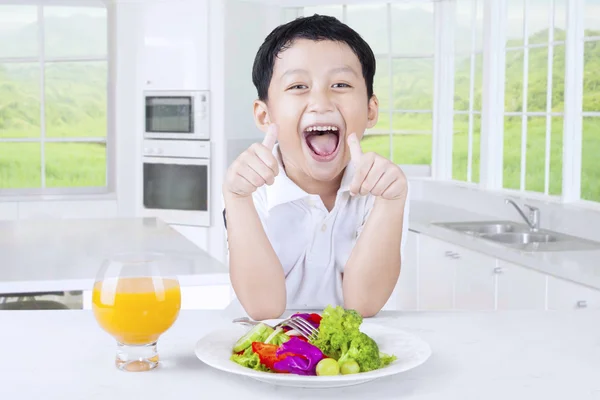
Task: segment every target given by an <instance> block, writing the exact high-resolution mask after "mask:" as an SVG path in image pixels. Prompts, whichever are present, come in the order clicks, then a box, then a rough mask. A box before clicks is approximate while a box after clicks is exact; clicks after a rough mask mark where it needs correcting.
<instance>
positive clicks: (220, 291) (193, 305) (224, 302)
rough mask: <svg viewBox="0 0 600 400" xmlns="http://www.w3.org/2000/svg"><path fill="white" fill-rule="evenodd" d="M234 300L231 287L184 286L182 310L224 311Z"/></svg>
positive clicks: (182, 289)
mask: <svg viewBox="0 0 600 400" xmlns="http://www.w3.org/2000/svg"><path fill="white" fill-rule="evenodd" d="M232 300H233V290H232V288H231V285H211V286H184V287H182V288H181V309H182V310H223V309H225V308H226V307H227V306H228V305H229V303H231V301H232Z"/></svg>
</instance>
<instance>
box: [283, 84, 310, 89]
mask: <svg viewBox="0 0 600 400" xmlns="http://www.w3.org/2000/svg"><path fill="white" fill-rule="evenodd" d="M291 89H308V86H306V85H303V84H301V83H299V84H297V85H293V86H290V87H289V88H288V90H291Z"/></svg>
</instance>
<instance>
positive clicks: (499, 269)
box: [494, 267, 504, 274]
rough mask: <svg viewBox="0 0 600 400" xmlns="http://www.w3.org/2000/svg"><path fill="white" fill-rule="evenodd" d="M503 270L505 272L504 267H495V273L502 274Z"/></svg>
mask: <svg viewBox="0 0 600 400" xmlns="http://www.w3.org/2000/svg"><path fill="white" fill-rule="evenodd" d="M503 272H504V270H503V269H502V268H500V267H496V268H494V273H495V274H501V273H503Z"/></svg>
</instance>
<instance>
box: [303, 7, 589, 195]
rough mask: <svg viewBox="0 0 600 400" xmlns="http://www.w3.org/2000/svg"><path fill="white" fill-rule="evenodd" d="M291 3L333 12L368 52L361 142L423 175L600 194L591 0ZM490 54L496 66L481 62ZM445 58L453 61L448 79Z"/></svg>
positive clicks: (509, 188)
mask: <svg viewBox="0 0 600 400" xmlns="http://www.w3.org/2000/svg"><path fill="white" fill-rule="evenodd" d="M298 10H299V12H298V14H297V15H302V14H303V12H304V15H307V14H308V13H309V12H307V11H308V10H310V13H311V14H312V13H314V12H317V13H321V14H329V15H334V16H337V17H338V18H340V16H341V18H342V20H343V21H344V22H346V23H347V24H348V25H350V26H351V27H353V28H354V29H356V30H357V31H358V32H359V33H360V34H361V35H362V36H363V37H364V38H365V40H367V42H368V43H369V44H370V45H371V46H372V48H373V50H374V52H375V53H376V57H377V73H376V76H375V82H374V86H375V87H374V90H375V94H376V95H377V97H378V98H379V101H380V119H379V123H378V124H377V126H376V127H375V128H374V129H371V130H369V131H368V132H366V136H365V138H364V139H363V147H364V148H365V150H371V151H376V152H378V153H380V154H382V155H385V156H386V157H390V158H391V159H392V160H393V161H395V162H396V163H399V164H427V165H432V166H433V167H434V168H432V176H433V178H434V179H444V180H447V179H449V178H450V179H451V181H453V182H457V183H460V184H464V182H467V183H468V184H470V185H474V186H479V187H481V188H485V189H486V190H487V189H489V190H502V189H503V190H504V191H506V192H507V193H510V192H514V191H518V192H527V193H528V194H535V195H537V197H541V198H548V199H554V200H561V201H563V202H576V203H581V202H580V200H584V201H593V202H596V203H599V202H600V168H599V167H598V165H597V161H596V159H597V157H598V156H597V155H598V154H600V0H577V1H575V0H573V1H571V0H505V1H502V2H492V1H487V0H455V1H452V2H436V1H426V0H423V1H421V0H408V1H404V2H387V3H386V2H381V3H379V4H373V3H370V2H366V1H365V2H362V3H360V4H356V3H353V4H351V5H338V6H328V7H307V8H304V9H298ZM434 11H435V14H434ZM450 14H452V15H453V17H449V15H450ZM434 15H435V18H434ZM487 27H491V28H490V29H491V30H490V31H488V32H487V34H486V33H485V32H484V30H487V29H485V28H487ZM448 33H452V34H453V40H451V38H450V37H449V36H447V35H446V34H448ZM406 38H410V40H407V39H406ZM582 42H583V43H582ZM451 45H453V49H451V51H450V50H448V49H449V47H447V46H451ZM567 51H568V52H569V55H568V56H567ZM498 54H500V58H502V55H503V56H504V62H505V63H504V66H502V64H500V66H498V64H492V62H493V61H494V60H495V58H496V56H497V55H498ZM488 57H489V58H488ZM447 60H451V61H452V64H445V63H446V61H447ZM484 60H490V64H484ZM444 65H453V73H454V80H453V82H452V80H449V79H446V78H447V77H448V76H452V75H450V70H451V68H444ZM486 65H487V66H488V67H486ZM498 67H499V69H498ZM485 68H489V69H487V70H486V69H485ZM484 77H485V79H486V80H487V82H486V84H488V85H490V86H489V87H487V86H486V87H484ZM448 82H450V83H448ZM502 85H504V86H502ZM496 87H498V88H500V90H496V89H495V88H496ZM502 89H503V90H504V95H503V96H502V93H503V92H502ZM492 90H493V92H492ZM434 91H435V96H439V97H438V98H437V102H436V103H434V100H436V99H434ZM495 93H497V94H498V95H497V96H496V94H495ZM501 97H502V98H503V99H504V104H502V102H501V101H497V100H499V99H500V98H501ZM452 100H453V101H452ZM484 100H485V103H486V107H485V108H484V104H483V103H484ZM580 100H581V102H580ZM446 103H448V104H446ZM433 116H435V117H436V118H437V121H438V123H436V127H435V129H434V128H433V127H432V120H433V118H432V117H433ZM482 121H485V126H484V125H483V124H482ZM497 121H498V123H496V122H497ZM502 122H503V126H502V129H500V125H502ZM450 127H452V129H450ZM449 133H451V141H450V134H449ZM580 138H581V141H580ZM482 139H485V140H486V142H483V140H482ZM481 143H484V146H483V147H482V146H481ZM432 145H433V146H434V150H435V151H434V152H432ZM432 158H435V159H432ZM450 165H451V166H452V167H451V168H450ZM596 205H597V204H596Z"/></svg>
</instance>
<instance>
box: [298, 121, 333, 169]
mask: <svg viewBox="0 0 600 400" xmlns="http://www.w3.org/2000/svg"><path fill="white" fill-rule="evenodd" d="M340 133H341V132H340V127H339V126H337V125H331V124H329V125H328V124H322V125H310V126H308V127H307V128H306V129H305V130H304V139H305V141H306V145H307V147H308V149H309V150H310V152H311V153H312V156H313V158H314V159H315V160H317V161H329V160H332V159H333V158H334V157H335V155H336V154H337V151H338V148H339V144H340Z"/></svg>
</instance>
